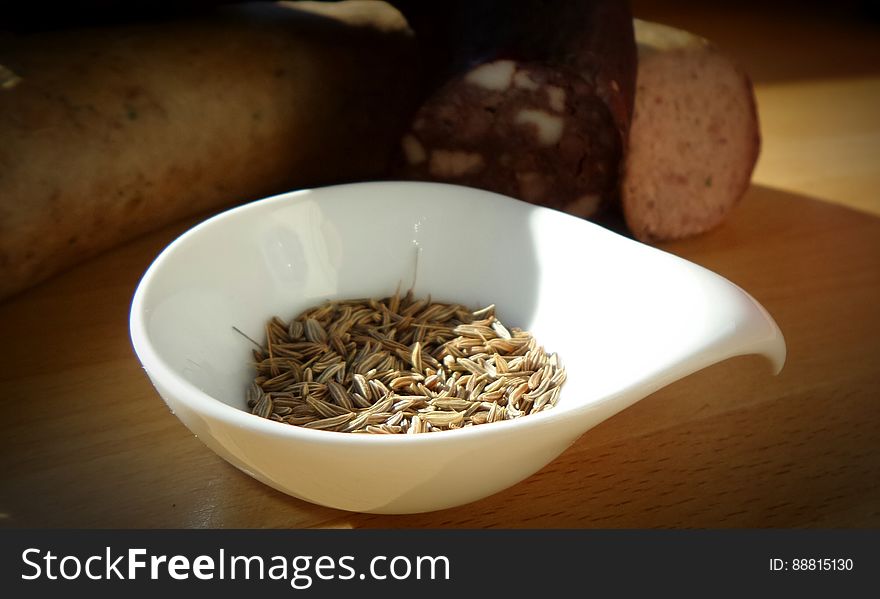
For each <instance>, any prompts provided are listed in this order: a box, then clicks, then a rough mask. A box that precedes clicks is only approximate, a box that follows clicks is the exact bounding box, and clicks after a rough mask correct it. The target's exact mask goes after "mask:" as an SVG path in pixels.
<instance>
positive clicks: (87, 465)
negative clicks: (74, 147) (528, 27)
mask: <svg viewBox="0 0 880 599" xmlns="http://www.w3.org/2000/svg"><path fill="white" fill-rule="evenodd" d="M195 222H196V221H189V222H185V223H180V224H177V225H175V226H173V227H169V228H166V229H165V230H162V231H160V232H158V233H155V234H153V235H151V236H149V237H145V238H142V239H139V240H137V241H135V242H133V243H130V244H128V245H126V246H124V247H121V248H118V249H117V250H115V251H113V252H111V253H108V254H105V255H103V256H101V257H100V258H98V259H96V260H94V261H92V262H89V263H87V264H84V265H82V266H81V267H79V268H77V269H75V270H73V271H70V272H68V273H66V274H64V275H62V276H60V277H58V278H56V279H54V280H52V281H50V282H48V283H46V284H43V285H41V286H39V287H37V288H35V289H32V290H30V291H29V292H26V293H24V294H22V295H19V296H17V297H15V298H12V299H11V300H8V301H7V302H5V303H3V304H0V330H2V333H3V344H2V349H0V352H2V355H0V364H2V369H0V402H2V404H0V405H2V415H3V416H2V419H0V525H2V526H7V527H45V526H53V527H54V526H58V527H105V526H106V527H309V526H314V527H331V526H332V527H410V526H412V527H443V526H466V527H800V526H821V527H860V526H872V527H873V526H878V525H880V451H878V441H880V360H878V358H880V308H878V299H880V218H878V217H875V216H871V215H868V214H865V213H861V212H857V211H854V210H851V209H848V208H844V207H841V206H837V205H834V204H831V203H826V202H823V201H820V200H815V199H810V198H806V197H802V196H798V195H795V194H791V193H786V192H782V191H777V190H774V189H770V188H767V187H759V186H756V187H753V188H752V189H751V190H750V191H749V193H748V194H747V196H746V198H745V199H744V201H743V203H742V205H741V206H740V207H739V208H738V209H737V210H736V211H735V212H734V214H733V215H732V217H731V218H730V220H729V221H728V222H727V223H726V224H725V225H724V226H722V227H721V228H720V229H718V230H717V231H715V232H713V233H711V234H708V235H705V236H703V237H700V238H697V239H693V240H689V241H684V242H679V243H674V244H668V245H666V246H664V249H666V250H668V251H671V252H673V253H675V254H678V255H680V256H682V257H684V258H687V259H689V260H692V261H694V262H697V263H699V264H702V265H704V266H706V267H708V268H710V269H712V270H714V271H716V272H718V273H720V274H721V275H723V276H725V277H727V278H729V279H730V280H732V281H733V282H735V283H737V284H739V285H740V286H741V287H743V288H744V289H746V290H747V291H749V292H750V293H751V294H752V295H754V296H755V297H756V298H757V299H758V301H760V302H761V303H763V304H764V306H765V307H766V308H767V309H768V310H769V311H770V313H771V314H772V315H773V316H774V317H775V318H776V320H777V322H778V323H779V326H780V327H781V329H782V331H783V333H784V334H785V337H786V340H787V342H788V348H789V357H788V362H787V364H786V366H785V369H784V370H783V372H782V374H781V375H779V376H777V377H774V376H772V375H771V374H770V371H769V369H768V367H767V366H766V364H765V363H764V362H763V361H762V360H761V359H759V358H754V357H746V358H737V359H734V360H730V361H727V362H724V363H722V364H719V365H716V366H713V367H711V368H709V369H707V370H704V371H702V372H699V373H697V374H695V375H693V376H690V377H688V378H686V379H684V380H681V381H679V382H677V383H675V384H673V385H671V386H669V387H667V388H665V389H663V390H661V391H659V392H657V393H655V394H653V395H652V396H650V397H648V398H646V399H644V400H642V401H641V402H639V403H637V404H636V405H634V406H633V407H631V408H629V409H628V410H626V411H624V412H622V413H620V414H618V415H617V416H615V417H614V418H612V419H610V420H608V421H606V422H605V423H603V424H601V425H599V426H598V427H597V428H595V429H593V430H592V431H589V432H588V433H587V434H586V435H584V436H583V437H582V438H581V439H580V440H579V441H578V442H577V443H575V444H574V445H573V446H572V447H571V448H570V449H569V450H567V451H566V452H565V453H564V454H563V455H562V456H561V457H559V458H558V459H557V460H556V461H554V462H553V463H551V464H550V465H548V466H547V467H546V468H544V469H543V470H541V471H540V472H538V473H537V474H535V475H534V476H532V477H530V478H529V479H527V480H526V481H524V482H522V483H520V484H518V485H516V486H514V487H512V488H510V489H508V490H506V491H504V492H501V493H499V494H497V495H494V496H492V497H489V498H487V499H484V500H482V501H479V502H476V503H473V504H470V505H466V506H462V507H459V508H455V509H450V510H446V511H442V512H435V513H429V514H421V515H413V516H372V515H363V514H349V513H345V512H340V511H336V510H332V509H328V508H322V507H318V506H315V505H311V504H308V503H305V502H303V501H299V500H296V499H293V498H290V497H287V496H286V495H283V494H281V493H279V492H277V491H274V490H272V489H270V488H268V487H265V486H263V485H262V484H260V483H258V482H256V481H254V480H252V479H251V478H249V477H247V476H246V475H244V474H242V473H241V472H239V471H238V470H236V469H235V468H233V467H232V466H229V465H228V464H226V463H225V462H224V461H222V460H221V459H220V458H218V457H216V456H215V455H214V454H213V453H212V452H211V451H210V450H208V449H207V448H206V447H205V446H204V445H202V443H201V442H200V441H198V440H197V439H195V438H194V437H193V436H192V434H190V433H189V431H188V430H187V429H186V428H185V427H184V426H183V425H182V424H181V423H180V422H179V421H178V420H177V419H176V418H175V417H174V416H172V415H171V414H170V413H169V411H168V409H167V408H166V407H165V405H164V403H163V402H162V400H161V399H160V398H159V396H158V395H157V394H156V392H155V391H154V390H153V388H152V387H151V385H150V383H149V382H148V380H147V377H146V376H145V374H144V373H143V371H142V370H141V368H140V365H139V363H138V362H137V359H136V358H135V356H134V353H133V351H132V349H131V345H130V341H129V337H128V310H129V303H130V300H131V296H132V294H133V292H134V289H135V286H136V284H137V282H138V280H139V278H140V276H141V274H142V273H143V272H144V270H145V269H146V268H147V266H148V265H149V263H150V262H151V261H152V259H153V258H154V257H155V256H156V254H157V253H158V252H159V251H160V250H161V249H162V248H163V247H164V246H165V245H166V244H167V243H168V242H170V241H171V240H172V239H174V238H175V237H176V236H177V235H178V234H180V233H181V232H182V231H184V230H185V229H186V228H188V227H189V226H191V225H192V224H194V223H195Z"/></svg>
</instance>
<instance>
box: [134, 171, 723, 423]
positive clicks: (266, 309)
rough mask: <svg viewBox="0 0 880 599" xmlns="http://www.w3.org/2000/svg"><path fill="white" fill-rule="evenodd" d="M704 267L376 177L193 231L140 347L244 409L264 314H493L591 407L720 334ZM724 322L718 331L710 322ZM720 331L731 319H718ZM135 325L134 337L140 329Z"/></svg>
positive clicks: (470, 198)
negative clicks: (487, 309)
mask: <svg viewBox="0 0 880 599" xmlns="http://www.w3.org/2000/svg"><path fill="white" fill-rule="evenodd" d="M706 275H707V271H705V270H703V269H701V268H699V267H696V266H694V265H692V264H689V263H687V262H684V261H683V260H680V259H677V258H675V257H673V256H670V255H668V254H665V253H662V252H659V251H656V250H653V249H651V248H648V247H646V246H644V245H642V244H638V243H636V242H633V241H631V240H628V239H626V238H623V237H621V236H619V235H616V234H614V233H611V232H609V231H606V230H604V229H602V228H600V227H598V226H596V225H593V224H591V223H589V222H586V221H584V220H581V219H577V218H574V217H570V216H567V215H565V214H562V213H559V212H555V211H552V210H547V209H543V208H538V207H535V206H532V205H529V204H525V203H522V202H519V201H516V200H512V199H509V198H505V197H503V196H499V195H496V194H492V193H488V192H484V191H479V190H475V189H469V188H462V187H455V186H449V185H439V184H421V183H395V182H389V183H370V184H355V185H345V186H336V187H329V188H322V189H316V190H308V191H302V192H295V193H291V194H286V195H283V196H278V197H275V198H270V199H268V200H262V201H259V202H254V203H252V204H249V205H245V206H242V207H239V208H236V209H233V210H231V211H228V212H226V213H223V214H221V215H219V216H217V217H215V218H213V219H210V220H208V221H206V222H205V223H202V224H201V225H199V226H197V227H195V228H194V229H193V230H191V231H189V232H188V233H186V234H185V235H183V236H182V237H181V238H180V239H178V240H177V241H176V242H174V243H173V244H172V245H170V246H169V247H168V248H167V249H166V250H165V251H164V252H163V253H162V255H161V256H160V257H159V258H158V259H157V260H156V262H155V263H154V264H153V266H152V267H151V268H150V270H149V271H148V273H147V274H146V275H145V277H144V281H143V282H142V284H141V286H140V288H139V290H138V293H137V295H136V297H135V302H134V306H133V318H141V320H142V321H141V322H140V326H141V329H140V330H141V331H142V335H141V336H142V337H143V338H142V339H140V340H138V339H136V346H137V345H139V344H140V346H141V348H144V347H146V348H147V353H148V354H149V355H146V356H145V355H143V354H144V352H143V351H139V355H141V358H142V360H143V361H144V363H145V366H147V370H148V371H149V370H150V367H149V362H150V361H151V360H158V361H160V362H161V363H162V364H163V365H164V366H165V367H167V368H168V369H170V370H171V371H172V372H173V373H174V374H176V375H177V376H178V377H180V378H181V379H183V380H185V381H186V382H188V383H189V384H191V385H193V386H194V387H196V388H198V389H200V390H202V391H204V392H205V393H207V394H208V395H210V396H211V397H213V398H215V399H217V400H219V401H221V402H224V403H226V404H228V405H230V406H234V407H237V408H244V407H245V400H244V390H245V389H246V387H247V385H248V384H249V383H250V381H251V380H252V378H253V372H252V370H251V366H250V364H249V361H250V359H251V348H252V344H251V343H250V342H249V341H248V340H247V339H246V338H244V337H243V336H242V335H240V334H239V333H237V332H236V331H235V330H234V328H233V327H235V328H237V329H239V330H240V331H243V332H244V333H245V334H247V335H248V336H250V337H251V338H253V339H255V340H256V341H258V342H261V343H262V342H263V340H264V339H265V335H264V329H263V327H264V325H265V322H266V320H267V319H268V318H269V317H271V316H273V315H278V316H280V317H282V318H284V319H289V318H291V317H293V316H295V315H296V314H297V313H298V312H299V311H300V310H302V309H304V308H306V307H308V306H311V305H314V304H317V303H320V302H322V301H324V300H326V299H332V298H351V297H383V296H386V295H389V294H391V293H393V292H394V290H395V288H397V287H398V285H399V286H400V288H401V289H402V290H406V289H408V288H410V287H413V288H414V291H415V293H416V294H417V295H420V296H423V295H427V294H430V295H431V296H432V297H433V298H435V299H438V300H446V301H455V302H459V303H463V304H466V305H468V306H473V307H474V308H478V307H482V306H485V305H487V304H490V303H494V304H496V306H497V314H498V316H499V318H500V319H501V320H502V321H503V322H504V323H505V324H507V325H508V326H519V327H522V328H525V329H528V330H531V331H532V332H533V333H534V334H535V336H536V337H537V339H538V341H539V342H540V343H541V344H543V345H544V346H545V347H546V348H547V349H548V350H549V351H555V352H558V353H559V355H560V357H561V358H562V360H563V363H564V364H565V365H566V368H567V370H568V374H569V379H568V382H567V383H566V386H565V388H564V389H563V393H562V396H561V398H560V403H559V408H560V409H563V410H564V409H567V408H571V407H574V406H576V405H583V403H585V402H586V403H589V402H591V401H598V400H600V399H602V398H603V397H606V396H608V395H609V394H611V393H614V392H616V391H618V390H620V389H622V388H624V387H626V386H627V385H631V384H632V383H633V381H637V380H646V379H648V378H650V377H651V376H653V375H655V374H656V373H658V372H661V371H663V370H664V369H665V368H668V366H669V364H671V363H674V362H676V361H680V360H682V359H683V358H686V357H687V356H688V355H690V354H693V353H694V352H695V351H698V348H699V347H700V346H701V343H704V340H705V338H706V336H707V334H709V333H711V329H713V328H717V327H719V326H722V327H723V326H726V324H725V321H724V318H723V315H721V314H720V313H719V314H716V313H714V311H715V310H716V308H715V307H713V304H712V302H707V301H706V298H707V297H708V296H710V295H711V294H712V293H713V289H712V288H713V286H715V285H718V284H719V283H718V281H716V280H715V278H713V277H707V276H706ZM719 321H720V324H719ZM727 324H729V322H728V323H727ZM133 330H134V329H133Z"/></svg>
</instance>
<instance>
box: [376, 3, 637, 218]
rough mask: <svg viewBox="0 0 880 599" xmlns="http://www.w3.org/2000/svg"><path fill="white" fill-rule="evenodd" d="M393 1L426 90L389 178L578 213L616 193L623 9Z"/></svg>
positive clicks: (629, 89) (624, 103) (627, 62)
mask: <svg viewBox="0 0 880 599" xmlns="http://www.w3.org/2000/svg"><path fill="white" fill-rule="evenodd" d="M393 4H395V6H397V7H398V8H399V9H400V10H401V12H402V13H403V14H404V16H406V17H407V19H408V21H409V23H410V25H411V26H412V28H413V29H414V30H415V32H416V37H417V39H418V40H419V41H420V43H421V44H422V47H423V48H424V55H425V56H426V64H427V68H426V71H427V72H428V73H430V78H429V79H428V81H427V82H426V84H427V87H428V89H429V90H430V91H431V94H430V96H429V97H428V99H427V100H426V101H425V102H424V104H423V105H422V106H421V108H420V109H419V111H418V112H417V114H416V116H415V117H414V119H413V122H412V126H411V127H410V130H409V131H408V132H407V133H406V135H404V137H403V139H402V142H401V147H402V152H401V157H400V160H399V162H398V163H397V175H399V176H401V177H403V178H410V179H423V180H435V181H437V180H439V181H447V182H453V183H459V184H464V185H471V186H474V187H481V188H484V189H489V190H493V191H497V192H500V193H504V194H507V195H510V196H513V197H518V198H520V199H523V200H526V201H529V202H533V203H536V204H542V205H545V206H551V207H554V208H558V209H561V210H565V211H568V212H571V213H574V214H578V215H580V216H583V217H590V216H593V215H594V214H596V212H597V211H598V210H599V209H600V207H601V206H602V204H603V203H605V202H607V201H609V200H613V199H615V198H616V196H617V189H618V183H619V172H618V171H619V167H620V163H621V160H622V157H623V154H624V151H625V147H626V140H627V134H628V129H629V124H630V119H631V115H632V106H633V95H634V85H635V72H636V50H635V42H634V37H633V25H632V17H631V14H630V12H629V8H628V6H627V4H626V3H625V2H620V1H619V0H575V1H572V2H564V3H563V2H560V3H547V2H543V1H540V0H526V1H520V2H505V1H501V0H478V1H467V0H452V1H450V2H442V3H434V2H417V1H407V0H399V1H398V2H394V3H393Z"/></svg>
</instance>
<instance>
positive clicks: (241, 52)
mask: <svg viewBox="0 0 880 599" xmlns="http://www.w3.org/2000/svg"><path fill="white" fill-rule="evenodd" d="M369 4H373V5H376V6H377V8H379V7H378V5H379V4H381V3H369ZM383 6H384V5H383ZM355 8H356V7H355ZM385 9H386V13H387V12H388V11H390V12H391V13H394V15H396V16H397V19H398V21H399V22H400V23H401V24H400V25H399V26H397V27H389V28H386V29H388V30H390V32H389V31H388V30H386V31H380V30H379V29H380V28H378V27H373V26H367V25H364V26H362V27H360V26H359V27H355V26H351V25H349V24H347V23H342V22H340V21H339V20H336V19H330V18H327V17H324V16H321V15H316V14H313V13H306V12H302V11H301V10H298V9H291V8H289V7H286V6H282V5H273V4H269V3H260V4H256V5H241V6H229V7H226V8H223V9H219V10H216V11H215V10H214V9H206V10H205V11H203V13H202V14H201V15H199V16H189V17H186V18H174V19H162V20H146V21H142V22H139V23H138V24H114V25H103V26H100V27H92V28H76V29H59V28H53V29H51V30H45V31H36V32H28V33H27V34H21V33H10V32H6V33H2V31H0V65H2V67H3V68H2V70H0V78H2V82H0V140H2V143H0V298H2V297H5V296H9V295H10V294H12V293H15V292H16V291H19V290H21V289H24V288H25V287H28V286H30V285H33V284H35V283H37V282H38V281H40V280H43V279H45V278H47V277H49V276H50V275H52V274H53V273H56V272H58V271H60V270H62V269H64V268H67V267H69V266H71V265H73V264H76V263H77V262H80V261H82V260H83V259H85V258H87V257H89V256H92V255H94V254H96V253H98V252H100V251H102V250H105V249H107V248H109V247H112V246H115V245H117V244H119V243H121V242H122V241H124V240H127V239H130V238H132V237H134V236H136V235H138V234H140V233H143V232H146V231H150V230H153V229H156V228H158V227H161V226H163V225H165V224H167V223H169V222H172V221H175V220H178V219H181V218H184V217H186V216H189V215H193V214H198V213H202V212H205V211H207V210H214V209H218V208H221V207H223V206H229V205H233V204H236V203H241V202H245V201H248V200H254V199H257V198H260V197H262V196H265V195H270V194H274V193H280V192H283V191H287V190H289V189H291V188H294V187H299V186H312V185H320V184H326V183H335V182H342V181H346V180H353V179H364V178H373V177H379V176H382V174H383V173H384V172H385V169H386V168H387V160H388V159H389V158H390V153H391V149H392V148H393V147H394V145H395V140H397V139H399V136H400V134H401V131H400V130H399V129H397V128H396V127H397V126H398V125H399V124H402V123H401V116H400V115H401V114H406V112H407V110H408V106H407V102H408V100H407V98H408V97H409V92H410V90H411V89H412V87H413V85H412V82H409V81H406V77H408V76H410V75H412V74H413V72H414V70H415V69H414V68H413V67H414V62H413V61H410V60H409V57H410V56H411V55H412V49H411V39H410V37H409V36H407V35H403V34H401V33H400V31H405V21H404V20H403V18H402V17H401V16H400V15H399V13H397V11H394V10H393V9H391V8H390V7H387V6H385ZM355 16H357V15H355ZM379 17H381V15H378V16H377V17H376V19H379ZM376 19H374V22H376ZM395 29H396V30H397V33H395V32H394V30H395Z"/></svg>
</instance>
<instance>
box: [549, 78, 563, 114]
mask: <svg viewBox="0 0 880 599" xmlns="http://www.w3.org/2000/svg"><path fill="white" fill-rule="evenodd" d="M547 99H548V100H549V102H550V108H552V109H553V110H555V111H556V112H563V111H565V90H564V89H562V88H561V87H558V86H556V85H548V86H547Z"/></svg>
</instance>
